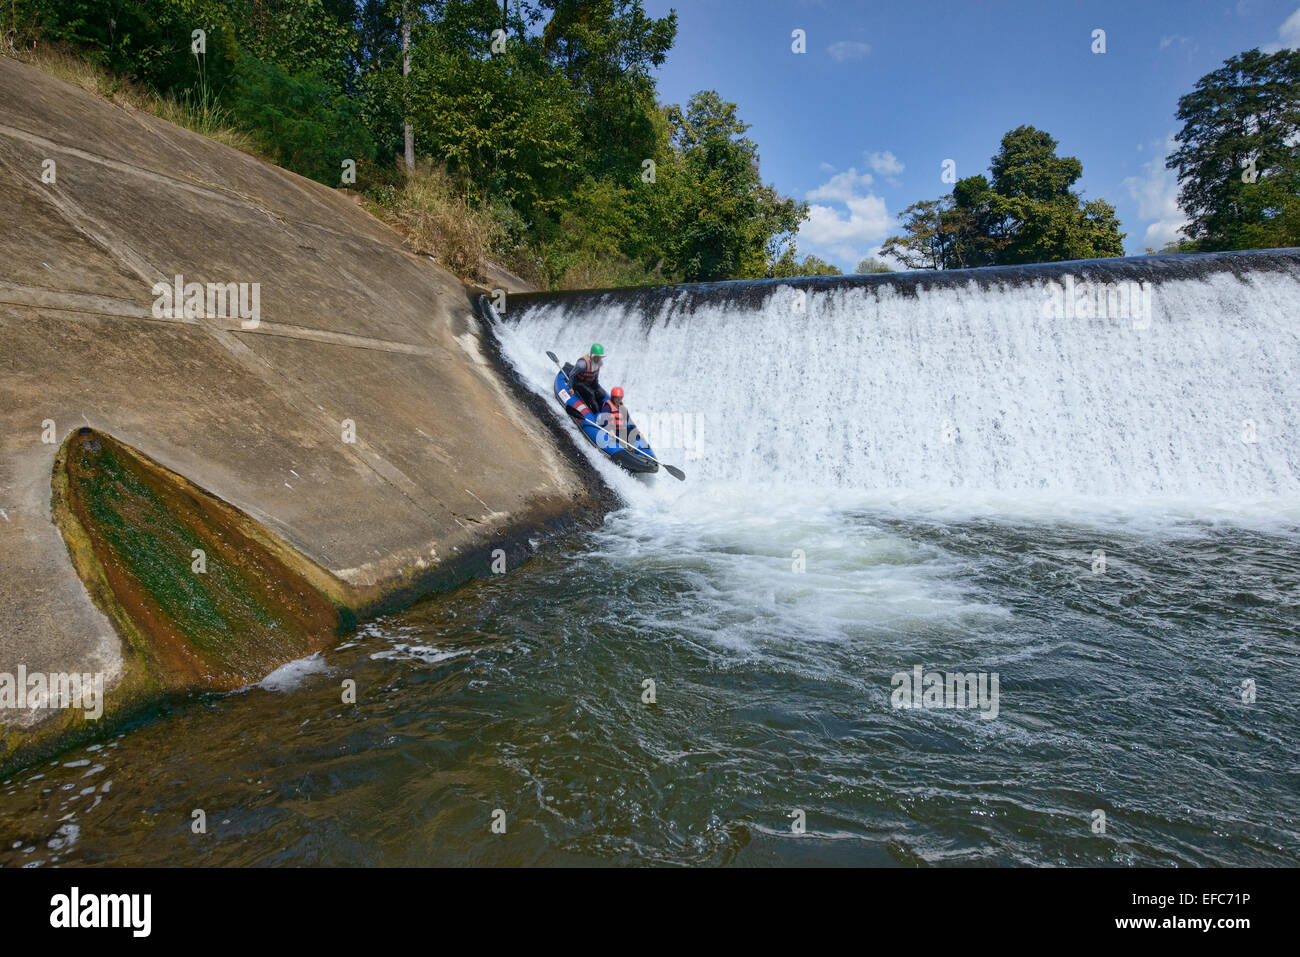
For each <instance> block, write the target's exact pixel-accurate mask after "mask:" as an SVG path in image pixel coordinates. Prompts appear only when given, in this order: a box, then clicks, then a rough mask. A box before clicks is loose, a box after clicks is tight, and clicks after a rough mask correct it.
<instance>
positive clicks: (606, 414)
mask: <svg viewBox="0 0 1300 957" xmlns="http://www.w3.org/2000/svg"><path fill="white" fill-rule="evenodd" d="M596 421H597V422H599V423H600V427H601V428H602V429H605V430H606V431H608V432H613V433H614V434H615V435H617V436H618V437H619V441H621V442H626V441H627V417H626V416H625V415H624V414H623V387H622V386H621V385H616V386H614V388H613V389H611V390H610V393H609V395H607V396H606V397H605V401H604V402H603V403H601V406H600V416H599V417H598V418H597V420H596Z"/></svg>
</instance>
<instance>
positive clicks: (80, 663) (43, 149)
mask: <svg viewBox="0 0 1300 957" xmlns="http://www.w3.org/2000/svg"><path fill="white" fill-rule="evenodd" d="M0 209H2V211H3V212H2V215H0V674H2V673H8V674H12V673H14V672H15V671H16V670H17V669H18V668H19V667H20V666H21V667H23V668H24V669H26V671H27V672H29V673H45V674H52V673H64V672H75V673H97V674H102V675H103V676H104V679H105V683H106V695H107V702H108V705H109V708H108V710H109V711H110V712H111V711H112V710H113V702H114V688H115V687H118V686H119V684H120V683H121V681H122V680H123V676H124V675H125V674H127V673H128V672H129V671H130V664H131V654H132V650H131V648H130V647H128V646H127V645H125V644H124V642H123V636H122V633H121V632H122V628H121V623H120V622H117V621H115V620H113V612H112V609H109V610H108V613H106V611H105V609H104V607H103V602H98V603H97V602H96V601H95V600H94V599H93V598H92V595H91V593H90V592H89V591H88V590H87V583H85V582H83V580H82V576H81V575H79V574H78V573H77V569H76V568H74V564H73V562H72V561H71V560H70V557H69V545H68V544H65V541H64V539H63V537H62V536H61V534H60V529H59V528H58V527H56V524H55V523H54V522H53V521H52V514H51V475H52V469H53V467H54V464H55V460H56V454H57V453H58V452H59V449H60V446H61V445H62V444H63V443H64V440H65V438H66V437H67V436H69V435H72V434H74V433H76V432H77V431H78V430H79V429H82V428H83V427H84V428H90V429H93V430H96V434H102V435H105V436H111V437H112V438H113V439H114V440H116V441H117V442H120V443H122V445H123V446H124V447H127V448H130V449H134V450H137V451H139V452H140V453H143V455H144V456H147V457H148V459H149V460H151V461H152V462H154V463H156V464H157V466H159V468H160V469H161V470H163V471H164V472H166V471H170V472H172V473H175V475H176V476H180V477H183V479H184V480H185V481H187V482H189V483H193V485H194V486H196V487H197V488H199V489H202V490H205V491H206V492H207V493H211V495H212V496H215V497H216V498H217V499H220V500H222V501H223V502H225V503H229V505H230V506H231V507H232V508H233V509H235V510H237V511H238V512H241V513H243V515H245V516H247V517H248V519H249V521H250V522H251V523H252V524H255V525H257V526H259V528H261V529H264V530H265V536H264V537H266V538H267V540H268V542H269V541H270V540H271V539H274V540H275V541H276V542H279V543H282V544H283V546H284V548H283V549H281V551H283V552H284V554H286V555H289V554H296V555H297V556H298V558H299V559H300V564H302V565H303V566H304V567H307V566H310V568H311V569H314V570H315V571H312V572H311V575H315V576H316V577H317V578H319V577H320V576H321V575H324V576H325V577H326V578H327V579H328V580H330V581H332V582H334V583H336V585H337V587H336V588H335V589H334V592H335V594H334V595H333V596H332V597H334V598H336V599H337V600H338V602H340V603H344V604H347V605H348V606H350V607H351V608H352V609H353V610H356V611H360V612H361V613H366V612H368V611H370V612H373V611H375V610H377V609H380V608H383V607H385V606H386V605H397V604H400V603H402V602H406V601H410V600H412V599H414V598H416V597H418V596H419V595H421V594H426V593H428V592H430V591H432V590H436V589H438V588H440V587H446V586H448V585H450V584H454V583H455V582H458V581H461V580H464V578H465V577H467V576H469V575H472V574H476V573H482V572H485V571H487V570H488V568H489V563H490V561H491V553H492V550H494V549H496V548H503V549H504V550H505V551H507V552H508V553H509V555H510V562H511V563H514V562H516V561H517V560H518V559H519V558H520V557H521V555H522V553H523V551H524V550H526V548H527V545H526V539H527V537H528V536H529V535H536V534H537V532H538V531H539V530H542V529H546V528H550V527H554V526H556V525H562V524H565V523H568V522H570V521H571V520H572V519H573V517H574V516H575V515H581V514H583V513H584V510H594V509H595V508H596V507H597V506H598V502H597V497H598V495H599V492H598V490H597V489H596V488H595V487H593V486H590V485H589V484H588V482H589V478H588V477H587V476H586V475H585V474H584V470H583V469H581V468H580V467H578V466H577V464H576V463H575V461H574V460H573V459H572V452H571V450H570V449H568V448H566V447H565V446H563V445H561V444H559V443H557V442H556V441H555V437H554V434H553V433H552V432H548V430H547V427H546V426H544V425H539V424H538V422H537V421H536V419H535V418H534V416H533V415H532V414H531V413H530V411H529V409H528V404H527V402H526V401H521V398H520V395H519V394H518V393H517V392H516V391H515V389H514V387H512V386H511V385H510V383H509V382H508V381H506V380H505V379H504V378H503V377H502V376H501V375H500V374H499V373H498V371H497V369H496V368H495V367H494V365H493V362H492V360H491V357H490V355H489V353H488V351H485V350H483V349H481V348H480V345H481V343H482V338H481V330H480V328H479V326H478V320H477V319H475V318H474V316H473V313H472V309H471V305H470V302H469V299H468V297H467V295H466V291H465V289H464V287H463V286H462V284H461V283H460V282H459V281H458V280H457V279H456V278H455V277H453V276H452V275H451V274H449V273H448V272H446V271H445V270H444V269H442V268H440V267H439V266H437V265H436V264H435V263H433V262H431V261H430V260H429V259H428V257H421V256H416V255H414V254H412V253H410V252H409V251H407V250H405V249H404V248H403V246H402V243H401V240H400V237H398V236H397V235H396V234H395V233H393V232H392V231H391V230H389V229H388V228H387V227H386V226H384V225H383V224H381V223H380V222H378V221H377V220H375V219H374V218H372V217H371V216H369V215H368V214H366V213H365V212H364V211H362V210H361V209H359V208H358V207H357V205H356V204H355V202H354V201H353V199H352V198H351V197H349V196H348V195H346V194H344V193H341V192H336V191H334V190H331V189H327V188H325V187H323V186H321V185H319V184H317V183H314V182H311V181H308V180H306V179H303V178H301V177H299V176H296V175H294V174H292V173H288V172H286V171H284V170H281V169H278V168H276V167H273V166H270V165H268V164H266V163H263V162H261V161H259V160H257V159H255V158H252V157H250V156H247V155H245V154H243V153H240V152H237V151H235V150H232V149H228V148H226V147H224V146H221V145H218V144H216V143H214V142H212V141H210V140H208V139H206V138H204V137H202V136H198V135H196V134H194V133H191V132H188V131H186V130H183V129H179V128H177V127H174V126H171V125H169V124H167V123H165V122H163V121H161V120H158V119H157V118H155V117H152V116H149V115H146V114H143V113H140V112H138V111H135V110H131V109H128V108H124V107H121V106H117V105H114V104H112V103H109V102H107V101H105V100H102V99H100V98H98V97H96V96H93V95H91V94H89V93H86V92H84V91H82V90H79V89H77V88H75V87H73V86H70V85H68V84H66V83H63V82H61V81H59V80H55V79H52V78H51V77H49V76H47V75H45V74H43V73H41V72H39V71H37V70H35V69H33V68H30V67H28V66H25V65H23V64H20V63H17V62H15V61H13V60H11V59H7V58H4V57H0ZM177 277H180V279H179V282H180V283H181V288H182V290H184V289H185V286H186V284H189V283H198V284H201V285H202V288H203V289H204V290H205V291H206V290H207V289H209V288H212V287H220V290H219V291H223V290H227V289H228V290H229V291H230V293H231V299H230V303H228V304H227V306H228V308H224V309H223V308H221V304H220V303H219V302H218V303H216V304H215V305H216V306H217V310H216V313H215V314H214V313H213V311H212V307H213V305H214V303H212V302H211V301H208V300H207V299H206V297H205V298H204V300H203V302H202V303H199V302H198V301H197V300H196V301H195V302H194V303H193V305H195V308H194V309H192V310H188V311H187V310H185V309H177V310H176V311H175V312H173V311H170V310H169V308H168V307H169V306H170V305H172V304H171V303H169V302H166V301H160V300H162V299H165V296H164V295H163V293H162V292H161V290H162V289H163V288H164V287H170V288H175V284H176V283H177V282H178V279H177ZM209 284H211V286H210V285H209ZM226 284H234V285H233V286H227V285H226ZM254 289H255V290H256V296H257V299H256V301H255V304H256V307H257V308H256V311H257V316H256V317H255V319H250V318H249V314H250V313H251V312H252V311H253V310H252V309H250V308H245V310H244V311H243V312H240V311H239V310H237V309H235V308H233V307H230V306H231V304H233V303H235V302H238V301H239V300H238V294H239V293H240V292H246V293H247V294H246V295H245V297H244V301H243V304H244V306H245V307H251V306H253V305H254V300H253V298H252V296H253V293H252V290H254ZM183 298H184V297H183ZM175 305H177V306H180V305H182V303H176V304H175ZM200 306H202V308H200ZM160 474H162V473H160ZM177 481H180V479H177ZM196 494H197V493H196ZM170 495H171V493H170V492H168V493H167V494H163V493H162V492H159V493H158V497H157V501H165V500H170V499H169V498H168V496H170ZM178 500H179V499H178ZM118 518H120V516H118ZM229 521H232V522H233V521H235V519H229ZM232 527H233V526H232ZM246 530H247V529H246ZM257 534H258V535H261V534H262V533H261V532H258V533H257ZM183 537H184V536H183V535H181V536H180V537H177V538H176V541H177V542H180V541H182V539H183ZM273 546H274V547H275V548H279V546H278V545H274V543H271V544H269V545H268V548H271V547H273ZM74 551H75V548H74ZM317 573H319V574H317ZM309 577H310V576H309ZM232 580H233V579H232ZM217 604H218V605H219V604H220V603H219V602H218V603H217ZM214 607H215V606H214ZM245 639H247V636H246V635H244V636H243V638H241V636H240V635H235V636H233V638H232V641H235V642H236V643H237V642H239V641H240V640H245ZM253 660H257V661H259V662H260V664H261V666H266V665H268V664H269V663H268V662H267V661H265V660H264V656H260V657H259V656H256V655H255V656H253ZM254 680H255V678H254ZM166 685H167V682H165V681H164V682H161V684H159V683H157V682H155V686H166ZM28 704H30V703H28ZM59 717H60V716H59V715H58V714H57V713H56V712H55V711H53V710H51V709H48V708H47V709H41V708H32V707H29V706H25V707H15V706H13V705H12V704H11V705H10V706H9V707H6V708H3V709H0V737H3V746H2V747H0V760H2V759H3V758H4V756H5V754H6V753H7V752H9V751H12V749H13V748H14V747H16V746H18V745H20V744H22V743H23V742H24V741H27V740H29V739H30V738H31V733H32V732H33V729H36V730H39V728H40V727H42V726H44V725H46V724H49V723H51V722H53V723H55V724H57V723H58V719H59Z"/></svg>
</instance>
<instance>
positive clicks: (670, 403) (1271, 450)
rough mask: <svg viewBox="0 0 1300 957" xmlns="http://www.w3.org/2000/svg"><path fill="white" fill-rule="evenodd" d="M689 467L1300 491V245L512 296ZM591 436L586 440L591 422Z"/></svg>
mask: <svg viewBox="0 0 1300 957" xmlns="http://www.w3.org/2000/svg"><path fill="white" fill-rule="evenodd" d="M500 335H501V337H502V342H503V348H504V351H505V353H506V355H507V356H508V357H509V358H510V359H511V360H512V362H514V363H515V365H516V367H517V368H518V369H519V371H520V373H521V375H522V376H523V377H524V378H525V379H526V380H528V381H529V383H530V384H532V385H533V386H534V387H535V388H537V389H538V391H539V392H544V393H545V394H547V395H548V396H549V395H550V381H551V378H552V377H553V375H554V372H553V367H552V366H550V364H549V363H548V362H547V360H546V358H545V355H544V350H547V349H551V350H554V351H556V352H557V354H559V355H560V356H561V357H562V358H564V359H573V358H575V357H577V356H578V355H580V354H582V353H584V352H585V351H586V350H587V348H588V347H589V346H590V345H591V343H593V342H600V343H602V344H603V345H604V346H605V348H606V350H607V359H606V362H605V368H604V371H603V372H602V374H601V381H602V383H603V384H604V385H605V387H606V388H610V387H612V386H614V385H622V386H623V387H624V388H625V389H626V390H627V402H628V405H629V407H630V409H631V410H632V416H633V418H634V419H635V420H636V421H637V423H638V425H639V426H640V427H641V428H642V430H643V431H644V432H645V433H646V434H647V436H648V438H649V439H650V441H651V443H652V444H653V445H654V446H655V448H656V449H657V450H658V451H659V453H660V455H661V456H662V457H664V458H665V459H666V460H668V461H678V462H683V463H685V464H686V465H687V466H689V467H690V468H689V471H691V473H692V478H693V479H694V480H696V481H701V480H703V481H711V482H718V483H731V482H737V483H745V484H758V485H771V486H785V487H799V486H817V487H821V488H829V489H846V490H859V491H870V492H887V493H903V494H913V493H917V494H922V493H934V492H939V493H941V494H944V495H947V496H949V497H954V496H955V497H957V498H961V497H963V496H971V495H975V496H989V495H1000V496H1006V497H1013V498H1014V497H1016V496H1021V495H1035V496H1047V497H1057V496H1059V497H1068V498H1078V497H1085V498H1089V499H1094V500H1102V501H1108V500H1117V501H1118V500H1122V501H1129V500H1133V499H1156V500H1186V499H1193V500H1197V501H1202V502H1208V503H1211V504H1213V505H1215V506H1217V507H1231V506H1232V505H1234V504H1246V503H1256V502H1274V503H1279V502H1280V503H1288V504H1294V503H1296V502H1300V385H1298V384H1297V383H1298V382H1300V377H1298V373H1300V250H1297V249H1291V250H1271V251H1262V252H1247V253H1217V254H1206V255H1195V256H1154V257H1140V258H1130V259H1113V260H1099V261H1097V260H1094V261H1088V262H1076V263H1054V264H1050V265H1043V266H1032V267H1008V268H992V269H979V270H959V271H949V272H943V273H929V272H911V273H897V274H885V275H873V276H845V277H816V278H805V279H789V280H751V281H741V282H727V283H711V284H698V285H681V286H664V287H652V288H646V289H634V290H616V291H587V292H577V293H547V294H536V295H517V296H512V297H511V298H510V301H509V308H508V310H507V314H506V316H505V318H504V320H503V323H502V328H501V330H500ZM575 438H576V433H575Z"/></svg>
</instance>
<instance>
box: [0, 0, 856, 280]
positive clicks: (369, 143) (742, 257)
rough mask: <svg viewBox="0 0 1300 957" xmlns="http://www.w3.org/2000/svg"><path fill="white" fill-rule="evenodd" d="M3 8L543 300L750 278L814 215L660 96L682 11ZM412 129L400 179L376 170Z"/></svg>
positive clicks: (261, 2)
mask: <svg viewBox="0 0 1300 957" xmlns="http://www.w3.org/2000/svg"><path fill="white" fill-rule="evenodd" d="M9 3H10V5H11V11H10V17H9V20H11V21H12V25H10V28H9V30H8V32H9V34H10V35H12V36H14V37H17V36H19V35H22V36H23V37H27V36H30V37H32V38H33V39H34V38H36V37H40V38H41V39H42V40H44V41H47V42H48V41H50V40H51V39H53V40H55V41H58V42H61V43H65V44H68V45H69V46H71V47H73V48H74V49H76V50H78V51H80V52H81V53H82V54H83V55H85V56H90V57H94V58H96V60H97V61H98V62H102V63H103V64H104V65H106V66H107V67H108V68H109V69H112V70H114V71H116V72H118V73H119V74H121V75H129V76H134V77H137V78H139V80H140V81H141V82H142V83H144V84H146V85H147V86H148V88H149V89H151V90H154V91H156V92H160V93H166V94H172V95H174V96H175V98H176V99H175V106H174V110H175V111H176V112H177V114H178V115H179V116H180V117H182V118H183V120H184V122H186V124H187V125H190V126H192V127H195V128H199V129H211V130H212V131H213V132H214V133H216V132H218V131H220V129H221V127H222V125H223V124H228V123H230V122H234V123H236V124H238V126H239V127H240V128H242V129H243V130H246V131H248V132H249V133H251V134H253V135H254V136H256V138H257V140H258V141H259V142H260V143H261V144H262V148H263V152H265V153H266V154H267V155H268V156H270V157H271V158H273V159H274V160H275V162H277V163H280V164H281V165H283V166H286V167H288V168H290V169H293V170H295V171H297V172H299V173H302V174H304V175H307V176H311V177H313V178H315V179H318V180H320V181H321V182H323V183H326V184H330V185H337V184H338V183H339V173H340V163H341V161H342V160H344V159H355V160H357V161H358V177H359V182H358V185H359V186H360V187H362V188H365V189H368V190H369V191H370V199H371V201H372V202H373V203H374V208H375V209H376V210H378V211H380V212H381V213H383V214H384V215H385V216H386V217H387V218H389V219H390V221H392V222H394V223H395V224H397V225H398V226H399V227H400V228H403V229H405V230H406V231H407V233H408V238H409V239H410V241H411V242H412V244H414V245H416V246H417V247H419V248H422V249H426V251H428V252H430V253H431V254H432V255H435V256H437V257H438V258H440V259H442V260H443V261H444V262H446V263H448V264H449V265H451V266H452V268H455V269H457V270H458V271H460V272H461V274H462V275H467V276H468V275H474V274H476V273H478V272H479V271H480V267H481V258H482V257H483V256H485V255H492V256H495V257H497V258H498V259H501V260H505V261H506V264H507V265H510V266H511V268H515V269H516V270H517V271H521V272H522V273H525V274H526V275H528V276H529V277H531V278H535V279H537V280H539V281H541V282H543V283H546V284H551V285H564V286H572V285H602V284H618V285H622V284H630V283H644V282H660V281H673V280H681V279H688V280H714V279H725V278H741V277H749V276H762V275H766V274H768V272H769V263H771V262H773V261H774V260H776V259H777V257H778V253H779V252H780V251H781V249H782V248H783V247H784V246H786V245H787V244H788V243H789V241H790V237H792V236H793V234H794V232H795V230H797V229H798V226H799V223H800V222H801V221H802V219H803V218H804V217H805V216H806V205H804V204H801V203H796V202H794V201H793V200H790V199H788V198H785V197H782V196H780V195H779V194H778V193H777V192H776V190H775V189H773V188H772V187H771V186H770V185H767V184H764V183H763V182H762V180H761V178H760V176H759V172H758V151H757V148H756V147H755V145H754V143H753V141H752V140H749V139H748V138H746V137H745V136H744V132H745V130H746V128H747V127H746V126H745V124H744V123H742V122H741V121H740V119H739V117H738V116H737V110H736V106H735V104H734V103H728V102H726V101H724V100H723V99H722V98H721V97H720V96H719V95H718V94H717V93H715V92H711V91H710V92H705V93H700V94H697V95H696V96H695V97H693V98H692V99H691V100H690V102H689V103H688V105H687V107H686V109H685V110H683V109H681V108H679V107H662V106H661V105H660V104H659V103H658V102H657V101H656V97H655V85H654V77H653V70H654V68H655V67H658V66H660V65H662V64H663V63H664V61H665V58H666V57H667V55H668V52H669V50H670V49H671V48H672V45H673V42H674V40H675V38H676V32H677V18H676V14H675V13H672V12H669V13H668V15H666V16H663V17H653V16H650V15H649V14H647V13H646V11H645V9H644V3H643V0H516V2H513V3H510V4H508V5H504V7H505V8H504V9H503V4H501V3H500V0H9ZM404 26H405V27H407V28H408V29H409V50H407V51H405V52H404V51H403V27H404ZM198 27H202V28H203V29H204V30H205V31H206V35H207V53H206V55H205V56H204V57H195V56H193V55H192V54H191V52H190V34H191V31H192V30H193V29H196V28H198ZM498 31H500V33H499V34H498ZM502 37H504V45H503V44H502V42H501V39H502ZM404 59H409V64H410V73H409V75H406V74H405V72H404V69H403V66H404V62H403V61H404ZM407 123H409V124H410V126H411V128H412V131H413V137H414V142H415V149H416V152H417V154H418V155H419V156H420V157H421V158H422V159H423V160H425V161H426V165H425V166H422V167H421V170H420V171H418V172H417V173H415V174H414V175H410V176H408V175H406V171H405V170H404V169H402V170H400V172H399V168H397V167H394V168H389V167H388V166H387V160H388V159H389V158H390V157H396V156H398V154H400V153H401V152H402V151H403V139H404V126H405V124H407ZM222 135H223V136H224V135H225V134H224V133H223V134H222ZM375 157H382V158H383V159H384V161H385V162H384V163H380V164H374V163H368V162H367V161H370V160H373V159H374V158H375ZM647 161H649V163H652V164H653V167H651V166H650V165H649V164H648V163H647ZM430 168H436V169H437V170H439V172H436V173H431V172H429V171H428V169H430ZM651 168H653V175H650V170H651ZM643 174H645V175H644V176H643ZM454 216H463V217H465V218H466V221H467V222H466V225H465V228H464V229H458V228H455V227H454V226H453V224H452V222H451V217H454ZM484 217H490V218H491V219H492V220H493V221H494V222H495V223H496V224H497V225H496V226H494V227H491V228H489V227H488V225H486V223H485V221H484ZM434 247H436V248H434ZM805 263H807V266H806V268H808V269H814V268H816V269H823V268H824V269H830V268H833V267H829V266H827V265H826V264H824V263H820V261H819V260H815V259H806V260H805Z"/></svg>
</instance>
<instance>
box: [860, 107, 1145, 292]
mask: <svg viewBox="0 0 1300 957" xmlns="http://www.w3.org/2000/svg"><path fill="white" fill-rule="evenodd" d="M1056 145H1057V144H1056V140H1055V139H1053V138H1052V137H1051V136H1049V135H1048V134H1047V133H1045V132H1043V131H1042V130H1038V129H1035V128H1034V127H1032V126H1020V127H1017V128H1016V129H1014V130H1011V131H1010V132H1009V133H1007V134H1006V135H1005V136H1004V137H1002V144H1001V148H1000V149H999V151H998V153H997V154H996V155H995V156H994V157H993V158H992V160H991V161H990V163H989V171H990V173H992V180H991V181H990V180H989V179H988V178H987V177H985V176H983V175H975V176H968V177H966V178H965V179H963V180H960V181H959V182H957V183H956V184H955V185H954V187H953V191H952V192H951V193H950V194H949V195H947V196H944V197H942V198H940V199H937V200H923V201H921V202H918V203H913V204H912V205H911V206H909V207H908V208H907V209H905V210H904V211H903V215H904V216H906V217H907V219H906V220H905V222H904V224H903V230H904V231H903V235H900V236H891V237H889V239H887V240H885V243H884V245H883V246H882V247H881V252H882V253H886V254H888V255H891V256H893V257H895V258H896V259H898V260H899V261H900V262H902V263H903V264H904V265H906V266H907V267H908V268H910V269H952V268H964V267H971V266H997V265H1012V264H1022V263H1036V262H1059V261H1061V260H1066V259H1096V258H1099V257H1104V256H1122V255H1123V254H1124V243H1123V240H1124V234H1123V233H1121V232H1120V231H1119V220H1118V219H1117V218H1116V216H1115V207H1114V206H1112V205H1111V204H1110V203H1107V202H1105V201H1104V200H1092V201H1090V202H1087V203H1085V202H1083V200H1082V199H1081V198H1080V197H1079V196H1078V195H1077V194H1076V193H1074V192H1073V191H1072V190H1071V187H1072V186H1073V185H1074V183H1075V182H1076V181H1077V180H1078V179H1079V177H1080V176H1081V175H1082V174H1083V164H1082V163H1080V162H1079V160H1077V159H1075V158H1074V157H1072V156H1057V155H1056Z"/></svg>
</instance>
